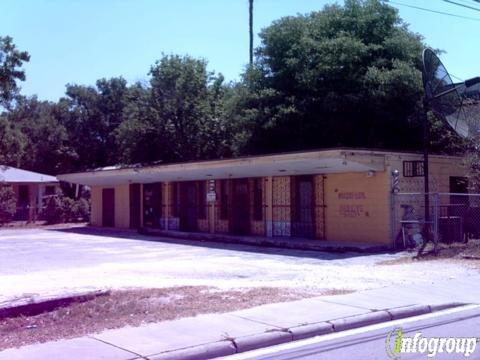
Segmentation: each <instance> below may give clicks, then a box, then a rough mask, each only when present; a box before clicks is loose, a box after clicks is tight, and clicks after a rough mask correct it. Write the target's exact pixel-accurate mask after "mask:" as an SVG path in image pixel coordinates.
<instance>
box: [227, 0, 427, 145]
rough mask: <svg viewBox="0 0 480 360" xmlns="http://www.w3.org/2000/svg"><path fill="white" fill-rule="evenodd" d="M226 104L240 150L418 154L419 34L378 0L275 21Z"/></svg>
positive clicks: (353, 2)
mask: <svg viewBox="0 0 480 360" xmlns="http://www.w3.org/2000/svg"><path fill="white" fill-rule="evenodd" d="M260 39H261V45H260V46H259V47H258V48H257V49H256V61H255V63H254V65H253V66H252V67H249V68H247V70H246V72H245V74H244V76H243V81H242V83H241V84H240V85H239V87H238V89H237V90H238V93H237V95H236V96H235V98H236V102H235V103H234V104H233V106H230V109H231V111H232V113H231V116H232V117H235V118H236V121H237V123H236V126H237V128H238V129H242V130H241V131H240V132H238V133H237V134H236V139H237V140H236V144H235V148H236V149H238V150H237V151H239V152H242V153H258V152H270V151H285V150H296V149H305V148H318V147H333V146H354V147H373V148H397V149H411V150H414V149H419V148H420V147H421V138H422V136H421V134H422V133H421V126H420V123H419V121H418V119H417V117H416V116H414V115H415V111H416V110H417V109H418V106H419V105H418V104H419V101H420V100H421V96H422V93H423V90H422V82H421V72H420V69H421V52H422V48H423V47H424V44H423V42H422V38H421V36H419V35H418V34H415V33H412V32H411V31H409V30H408V28H407V25H406V24H405V23H404V22H403V21H402V20H401V18H400V17H399V16H398V12H397V10H396V9H394V8H393V7H391V6H389V5H387V4H385V3H383V2H381V1H379V0H365V1H362V0H346V1H345V3H344V5H343V6H341V5H328V6H325V7H324V9H323V10H321V11H318V12H313V13H310V14H307V15H299V16H294V17H293V16H290V17H285V18H282V19H280V20H278V21H275V22H274V23H273V24H272V25H270V26H269V27H267V28H265V29H264V30H262V32H261V33H260Z"/></svg>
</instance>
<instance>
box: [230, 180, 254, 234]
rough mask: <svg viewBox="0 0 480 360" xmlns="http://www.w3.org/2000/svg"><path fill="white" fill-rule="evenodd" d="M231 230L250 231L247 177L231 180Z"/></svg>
mask: <svg viewBox="0 0 480 360" xmlns="http://www.w3.org/2000/svg"><path fill="white" fill-rule="evenodd" d="M231 214H232V218H231V224H232V225H231V231H232V233H234V234H239V235H247V234H249V233H250V202H249V196H248V181H247V179H236V180H234V181H233V199H232V211H231Z"/></svg>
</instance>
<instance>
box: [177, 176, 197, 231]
mask: <svg viewBox="0 0 480 360" xmlns="http://www.w3.org/2000/svg"><path fill="white" fill-rule="evenodd" d="M180 189H181V195H180V196H181V198H180V230H182V231H197V229H198V222H197V220H198V204H197V184H196V182H195V181H188V182H183V183H180Z"/></svg>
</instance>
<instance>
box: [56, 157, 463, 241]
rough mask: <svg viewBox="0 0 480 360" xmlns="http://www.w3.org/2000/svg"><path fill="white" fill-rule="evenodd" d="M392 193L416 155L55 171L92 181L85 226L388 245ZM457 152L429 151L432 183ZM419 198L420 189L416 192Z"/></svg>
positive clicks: (414, 170)
mask: <svg viewBox="0 0 480 360" xmlns="http://www.w3.org/2000/svg"><path fill="white" fill-rule="evenodd" d="M394 170H398V173H399V178H398V182H399V188H400V190H401V191H402V192H422V191H423V162H422V155H421V154H417V153H400V152H387V151H370V150H346V149H335V150H321V151H308V152H297V153H287V154H277V155H266V156H254V157H244V158H236V159H227V160H212V161H197V162H187V163H178V164H167V165H155V166H145V167H139V166H132V167H126V168H118V167H117V168H115V167H109V168H106V169H99V170H96V171H91V172H82V173H74V174H65V175H59V176H58V178H59V179H60V180H62V181H67V182H70V183H74V184H82V185H89V186H90V187H91V189H92V197H91V201H92V214H91V222H92V224H93V225H97V226H106V227H123V228H129V227H130V228H139V227H154V228H158V229H163V230H170V231H171V230H179V231H186V232H210V233H228V234H241V235H256V236H267V237H274V236H281V237H289V236H290V237H302V238H311V239H318V240H333V241H345V242H347V241H348V242H352V241H356V242H364V243H375V244H383V245H389V244H391V243H392V241H393V237H394V236H395V235H394V234H395V232H396V231H397V230H398V227H397V224H394V220H392V217H393V213H394V212H396V211H397V210H398V209H395V206H394V205H392V183H393V175H392V174H393V172H394ZM465 172H466V171H465V168H464V167H463V166H462V162H461V159H460V158H456V157H449V156H436V155H432V156H430V181H431V184H430V189H431V191H432V192H450V191H455V192H458V189H457V188H455V189H453V188H452V187H455V186H456V185H455V184H457V182H458V180H461V179H463V177H464V176H465ZM420 199H422V197H420Z"/></svg>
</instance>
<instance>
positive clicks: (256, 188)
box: [253, 178, 263, 221]
mask: <svg viewBox="0 0 480 360" xmlns="http://www.w3.org/2000/svg"><path fill="white" fill-rule="evenodd" d="M253 220H256V221H261V220H263V189H262V179H261V178H256V179H254V180H253Z"/></svg>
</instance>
